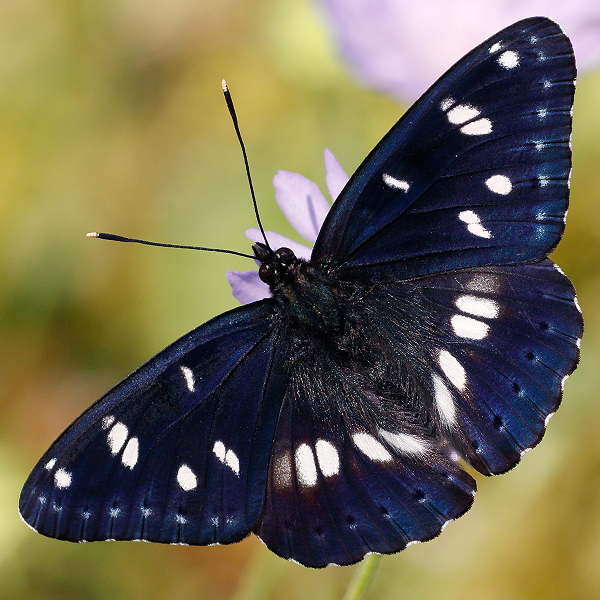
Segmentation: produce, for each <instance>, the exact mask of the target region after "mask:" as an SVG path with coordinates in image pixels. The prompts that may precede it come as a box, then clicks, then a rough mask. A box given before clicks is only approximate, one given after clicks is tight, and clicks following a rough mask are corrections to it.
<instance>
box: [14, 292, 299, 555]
mask: <svg viewBox="0 0 600 600" xmlns="http://www.w3.org/2000/svg"><path fill="white" fill-rule="evenodd" d="M288 355H289V352H288V351H287V349H286V347H285V346H284V345H283V344H281V343H279V341H278V332H277V329H276V328H274V327H273V324H272V304H271V302H270V301H264V302H262V303H257V304H254V305H250V306H246V307H241V308H239V309H236V310H234V311H231V312H229V313H226V314H224V315H221V316H220V317H217V318H215V319H213V320H212V321H209V322H208V323H206V324H205V325H203V326H201V327H199V328H198V329H196V330H195V331H193V332H191V333H189V334H188V335H186V336H184V337H183V338H181V339H180V340H179V341H177V342H175V343H174V344H173V345H171V346H169V347H168V348H166V349H165V350H163V351H162V352H161V353H160V354H158V355H157V356H156V357H154V358H153V359H151V360H150V361H149V362H147V363H146V364H145V365H143V366H142V367H140V369H138V370H137V371H136V372H134V373H133V374H132V375H130V376H129V377H128V378H127V379H125V380H124V381H123V382H121V383H120V384H119V385H117V386H116V387H115V388H113V389H112V390H111V391H110V392H108V394H107V395H106V396H105V397H103V398H102V399H100V400H99V401H98V402H97V403H96V404H95V405H94V406H92V407H91V408H90V409H89V410H88V411H86V412H85V413H84V414H83V415H82V416H81V417H80V418H79V419H77V420H76V421H75V422H74V423H73V424H72V425H71V427H70V428H69V429H67V430H66V431H65V433H64V434H63V435H62V436H61V437H60V438H59V439H58V440H57V441H56V442H55V443H54V444H53V445H52V447H51V448H50V449H49V450H48V452H47V453H46V454H45V455H44V456H43V457H42V459H41V460H40V462H39V463H38V465H37V466H36V467H35V469H34V470H33V472H32V474H31V475H30V477H29V479H28V481H27V483H26V484H25V486H24V488H23V491H22V494H21V500H20V505H19V509H20V513H21V515H22V517H23V518H24V519H25V521H26V522H27V523H29V524H30V525H31V526H32V527H33V528H35V529H36V530H37V531H39V532H40V533H44V534H45V535H49V536H52V537H58V538H61V539H68V540H72V541H81V540H86V541H87V540H103V539H144V540H149V541H158V542H169V543H189V544H210V543H217V542H218V543H227V542H233V541H238V540H239V539H241V538H243V537H244V536H246V535H247V534H248V533H249V532H250V530H251V529H252V527H253V526H254V524H255V522H256V520H257V519H258V517H259V514H260V511H261V509H262V504H263V496H264V486H265V482H266V477H267V469H268V464H269V455H270V450H271V444H272V439H273V434H274V428H275V425H276V422H277V415H278V413H279V409H280V405H281V401H282V399H283V395H284V392H285V388H286V382H287V372H288V368H287V361H288Z"/></svg>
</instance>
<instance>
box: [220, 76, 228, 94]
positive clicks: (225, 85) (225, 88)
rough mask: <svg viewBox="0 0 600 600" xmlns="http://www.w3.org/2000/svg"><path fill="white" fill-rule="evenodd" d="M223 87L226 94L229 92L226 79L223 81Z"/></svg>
mask: <svg viewBox="0 0 600 600" xmlns="http://www.w3.org/2000/svg"><path fill="white" fill-rule="evenodd" d="M221 87H222V88H223V91H224V92H228V91H229V88H228V87H227V82H226V81H225V80H224V79H222V80H221Z"/></svg>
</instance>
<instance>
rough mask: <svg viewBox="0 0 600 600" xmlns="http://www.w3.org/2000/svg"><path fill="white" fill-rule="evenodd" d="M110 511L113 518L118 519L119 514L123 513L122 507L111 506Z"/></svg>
mask: <svg viewBox="0 0 600 600" xmlns="http://www.w3.org/2000/svg"><path fill="white" fill-rule="evenodd" d="M108 512H109V514H110V516H111V518H112V519H116V518H117V517H118V516H119V514H120V513H121V509H120V508H111V509H110V510H109V511H108Z"/></svg>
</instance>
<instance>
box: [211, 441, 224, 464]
mask: <svg viewBox="0 0 600 600" xmlns="http://www.w3.org/2000/svg"><path fill="white" fill-rule="evenodd" d="M213 452H214V453H215V456H216V457H217V458H218V459H219V460H220V461H221V462H225V444H224V443H223V442H215V445H214V446H213Z"/></svg>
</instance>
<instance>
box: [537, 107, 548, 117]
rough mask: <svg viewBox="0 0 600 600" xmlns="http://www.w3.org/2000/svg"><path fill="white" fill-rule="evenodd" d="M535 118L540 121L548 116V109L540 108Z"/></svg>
mask: <svg viewBox="0 0 600 600" xmlns="http://www.w3.org/2000/svg"><path fill="white" fill-rule="evenodd" d="M537 116H538V118H540V119H545V118H546V117H547V116H548V109H547V108H540V109H539V110H538V111H537Z"/></svg>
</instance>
